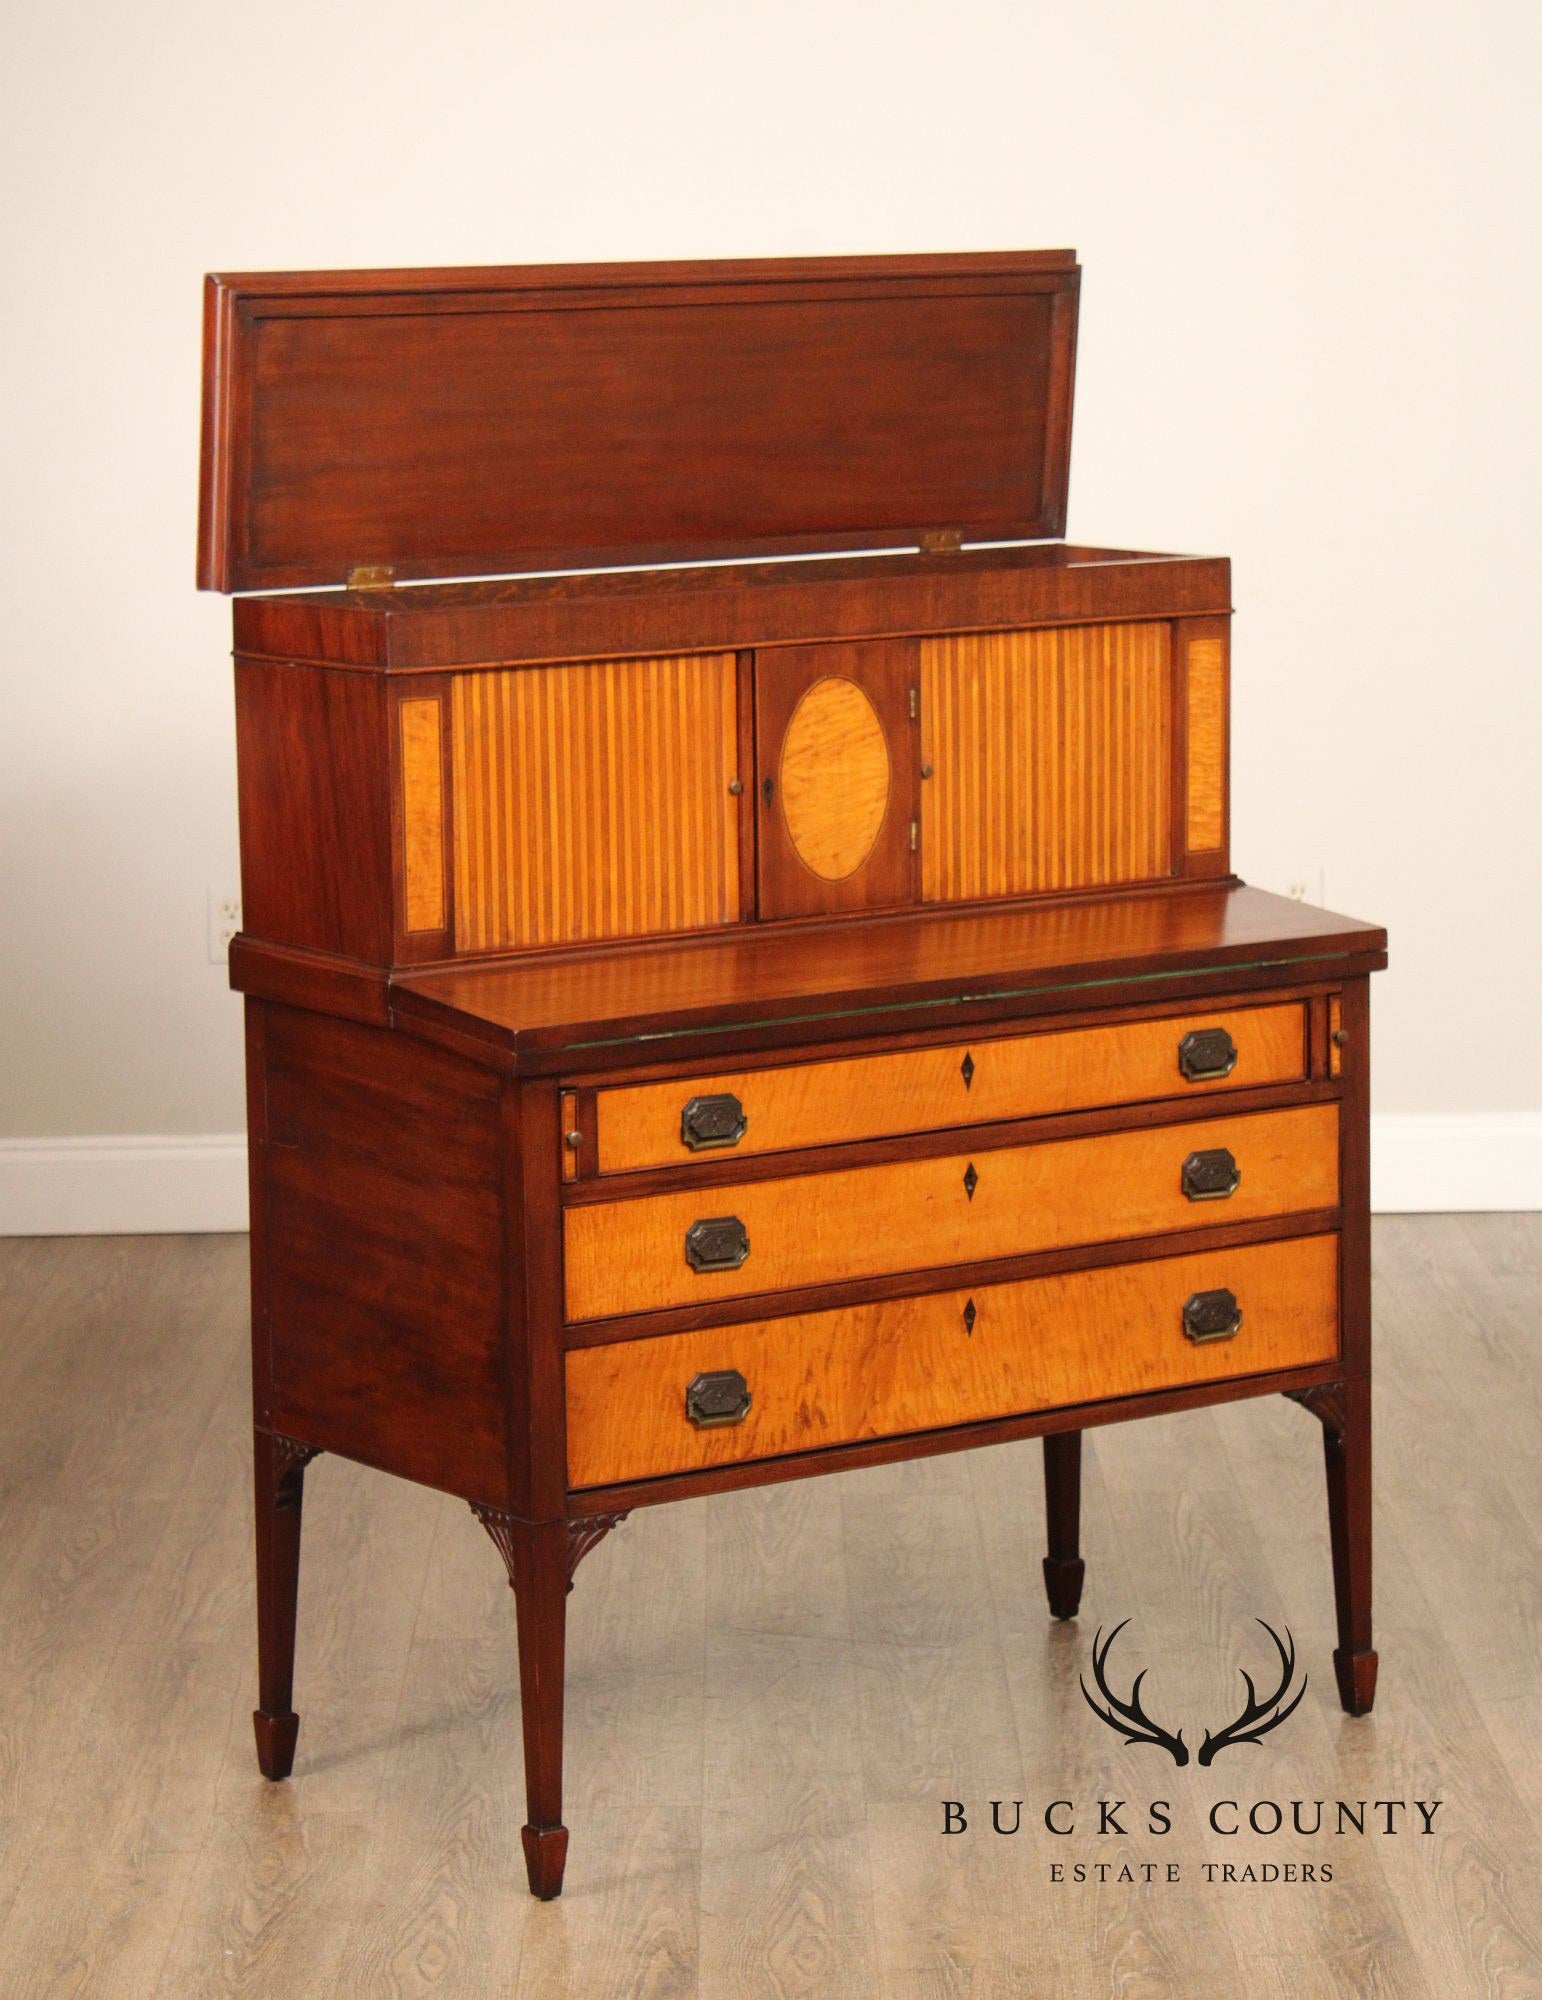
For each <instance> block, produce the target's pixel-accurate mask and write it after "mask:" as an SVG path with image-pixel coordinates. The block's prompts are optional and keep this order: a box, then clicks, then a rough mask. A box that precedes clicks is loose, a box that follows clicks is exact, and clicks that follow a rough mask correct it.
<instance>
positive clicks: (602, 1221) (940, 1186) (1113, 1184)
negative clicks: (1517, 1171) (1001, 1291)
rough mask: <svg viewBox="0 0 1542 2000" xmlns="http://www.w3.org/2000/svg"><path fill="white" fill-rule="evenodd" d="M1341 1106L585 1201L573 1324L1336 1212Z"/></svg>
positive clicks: (575, 1259)
mask: <svg viewBox="0 0 1542 2000" xmlns="http://www.w3.org/2000/svg"><path fill="white" fill-rule="evenodd" d="M1337 1202H1338V1108H1337V1106H1336V1105H1333V1104H1313V1105H1304V1106H1301V1107H1299V1108H1297V1109H1295V1110H1289V1111H1267V1112H1254V1113H1250V1114H1247V1115H1238V1116H1233V1117H1230V1118H1224V1117H1223V1118H1213V1119H1206V1120H1204V1121H1203V1122H1202V1123H1194V1124H1190V1123H1187V1122H1185V1123H1184V1124H1181V1125H1161V1126H1153V1127H1148V1128H1145V1129H1142V1130H1139V1131H1134V1132H1106V1133H1100V1134H1098V1135H1097V1136H1095V1137H1092V1138H1086V1139H1061V1140H1054V1141H1050V1142H1048V1143H1044V1144H1040V1145H1029V1146H1012V1147H1003V1148H999V1149H997V1150H995V1151H986V1150H981V1151H980V1152H978V1153H974V1154H970V1153H967V1152H959V1153H949V1154H947V1155H945V1156H944V1157H943V1158H941V1159H902V1160H891V1161H886V1162H885V1163H884V1164H883V1165H881V1166H873V1167H850V1168H845V1169H842V1170H838V1171H836V1172H833V1173H824V1174H802V1175H797V1176H791V1177H788V1178H787V1179H782V1180H764V1181H752V1182H741V1183H739V1184H737V1185H732V1186H728V1187H713V1188H704V1189H700V1190H698V1189H695V1188H691V1187H686V1188H684V1189H681V1190H679V1191H677V1192H671V1193H669V1194H659V1195H647V1196H643V1197H641V1198H640V1199H636V1200H631V1201H627V1200H620V1201H613V1202H610V1201H607V1202H589V1203H585V1204H583V1205H581V1206H578V1207H574V1208H570V1209H569V1210H568V1211H567V1214H566V1220H565V1225H564V1226H565V1229H566V1251H567V1254H566V1286H567V1313H568V1317H569V1319H574V1320H582V1319H597V1318H604V1317H608V1316H610V1315H612V1314H618V1313H636V1312H650V1311H654V1310H656V1309H659V1308H662V1307H667V1306H676V1305H690V1304H696V1303H698V1302H700V1301H702V1300H707V1299H716V1298H725V1297H733V1296H742V1295H746V1294H749V1293H752V1292H775V1291H784V1290H787V1289H789V1288H790V1287H793V1286H798V1285H815V1284H824V1283H830V1282H835V1281H838V1280H841V1279H847V1278H868V1277H876V1276H879V1275H880V1274H883V1273H887V1272H893V1271H915V1270H921V1269H925V1268H927V1267H936V1266H938V1265H943V1264H965V1263H974V1262H977V1261H979V1260H980V1259H983V1258H990V1257H1010V1256H1018V1255H1022V1254H1025V1253H1027V1252H1029V1251H1037V1250H1054V1249H1061V1248H1064V1247H1066V1246H1068V1245H1071V1244H1077V1243H1108V1242H1118V1241H1120V1240H1122V1239H1123V1238H1125V1237H1137V1236H1149V1235H1157V1234H1160V1233H1161V1232H1162V1231H1163V1230H1174V1229H1192V1228H1196V1227H1199V1226H1202V1225H1204V1224H1206V1223H1214V1222H1222V1221H1224V1222H1232V1221H1242V1220H1244V1219H1246V1218H1250V1217H1255V1216H1273V1215H1286V1214H1290V1213H1292V1212H1295V1213H1300V1212H1304V1211H1306V1210H1309V1209H1327V1208H1333V1207H1335V1206H1336V1205H1337Z"/></svg>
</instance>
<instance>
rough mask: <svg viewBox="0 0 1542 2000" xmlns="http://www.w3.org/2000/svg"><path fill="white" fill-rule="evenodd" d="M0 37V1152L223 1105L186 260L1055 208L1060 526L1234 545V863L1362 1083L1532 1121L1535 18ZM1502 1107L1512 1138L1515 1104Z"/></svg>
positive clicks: (1200, 5) (942, 9)
mask: <svg viewBox="0 0 1542 2000" xmlns="http://www.w3.org/2000/svg"><path fill="white" fill-rule="evenodd" d="M3 32H4V37H5V43H6V46H5V48H4V49H3V51H0V71H3V84H0V89H3V91H4V94H5V102H4V103H3V105H0V145H3V147H4V149H5V154H6V166H7V178H6V190H7V192H6V196H5V200H4V204H3V214H4V219H5V229H6V233H7V236H8V238H9V242H8V246H7V255H6V257H5V262H4V271H5V280H4V282H5V287H6V297H5V301H4V309H3V317H0V338H3V341H4V350H5V353H4V377H3V379H4V383H5V387H6V392H7V394H6V399H5V400H6V405H7V408H6V414H5V426H6V434H5V456H4V464H5V468H6V474H7V476H6V478H5V481H4V492H3V497H0V510H3V522H4V541H3V550H4V562H5V575H4V603H3V613H0V634H3V641H0V643H3V649H4V650H3V667H4V675H5V689H4V714H5V718H6V726H5V728H4V730H3V731H0V815H3V829H4V842H5V847H4V852H5V857H6V858H5V874H4V885H3V897H4V902H3V908H0V925H3V931H0V935H3V938H4V946H5V949H4V964H3V972H0V978H3V993H0V1003H3V1022H0V1027H3V1036H4V1045H3V1056H0V1134H8V1135H21V1136H28V1137H55V1138H57V1137H59V1136H68V1135H78V1134H97V1135H113V1134H139V1133H158V1134H168V1135H186V1134H199V1133H231V1132H235V1131H237V1130H239V1127H240V1125H241V1122H242V1108H241V1085H240V1031H239V1009H238V1006H237V1003H236V1001H235V1000H234V999H233V998H232V996H231V995H230V994H229V993H228V991H227V990H226V986H225V979H224V973H223V970H222V969H221V968H218V967H216V966H214V965H211V964H210V963H209V960H208V952H207V945H206V909H205V899H206V892H207V891H208V889H209V888H210V887H211V886H212V887H213V888H215V889H221V888H224V887H226V886H227V885H233V884H234V882H235V880H236V836H235V812H234V771H233V757H232V744H231V733H232V732H231V703H230V692H229V671H228V662H227V651H228V643H229V641H228V607H227V606H226V605H225V604H224V603H223V602H222V601H221V600H218V599H212V598H199V597H197V596H195V595H194V592H193V589H192V568H193V526H194V511H195V509H194V498H195V494H194V489H195V472H196V450H197V402H198V399H197V388H198V343H199V279H200V275H201V273H202V272H203V271H204V270H205V269H207V268H211V267H220V266H223V267H225V268H233V269H242V268H245V269H263V268H271V267H285V266H302V267H303V266H325V265H369V264H414V263H475V262H478V261H485V262H494V261H496V262H518V261H524V260H565V259H591V258H632V257H668V256H730V255H779V254H791V253H798V252H810V253H815V252H823V251H828V252H835V251H880V250H921V249H925V250H941V249H953V248H970V247H998V246H1033V245H1056V244H1065V243H1070V244H1074V245H1075V246H1076V247H1077V248H1078V249H1079V251H1080V252H1081V255H1082V261H1083V264H1084V266H1085V278H1084V290H1083V309H1082V338H1081V354H1080V367H1079V376H1078V397H1077V417H1076V442H1075V454H1074V462H1073V467H1074V469H1073V475H1072V486H1071V523H1070V527H1071V533H1072V534H1073V535H1074V536H1077V537H1081V538H1088V539H1101V540H1105V541H1108V542H1111V543H1114V544H1128V545H1131V546H1136V547H1140V546H1145V547H1151V548H1164V549H1181V550H1200V551H1223V552H1227V553H1229V554H1231V555H1232V557H1233V558H1234V562H1235V578H1236V602H1237V608H1238V612H1239V618H1238V622H1237V627H1236V635H1235V674H1236V744H1235V790H1236V816H1235V851H1236V856H1237V863H1238V866H1239V868H1240V870H1241V872H1242V873H1244V874H1245V875H1246V876H1248V877H1249V878H1250V879H1252V880H1255V881H1258V882H1261V883H1264V884H1267V885H1270V886H1273V887H1280V888H1283V887H1286V886H1287V885H1289V884H1291V883H1293V882H1300V883H1304V884H1306V885H1307V886H1308V888H1309V892H1310V893H1311V895H1312V896H1313V897H1314V899H1318V898H1320V899H1322V900H1325V901H1327V902H1328V903H1329V904H1330V905H1331V906H1333V907H1336V908H1339V909H1344V910H1348V911H1351V912H1353V913H1354V914H1356V915H1362V916H1369V917H1375V918H1378V919H1381V920H1384V921H1385V922H1387V923H1388V925H1389V926H1390V928H1391V931H1392V939H1393V944H1392V949H1393V969H1392V970H1391V971H1390V972H1389V973H1387V974H1385V975H1383V976H1382V978H1381V979H1380V980H1379V981H1378V983H1377V988H1376V1003H1377V1079H1376V1103H1377V1107H1378V1109H1379V1110H1381V1111H1385V1112H1392V1113H1397V1114H1405V1115H1411V1114H1421V1115H1423V1114H1488V1113H1497V1112H1509V1113H1512V1114H1513V1113H1536V1112H1538V1111H1542V1038H1539V1035H1538V1032H1537V1030H1538V1010H1537V1005H1536V1001H1535V998H1534V994H1535V991H1536V987H1537V984H1538V982H1539V980H1542V950H1539V946H1538V930H1539V925H1542V838H1539V818H1542V814H1539V806H1538V793H1539V775H1538V768H1537V766H1538V744H1539V741H1542V703H1539V694H1538V682H1539V674H1538V668H1539V660H1538V651H1539V648H1538V641H1537V636H1536V635H1537V631H1538V629H1539V626H1538V619H1537V616H1536V613H1535V609H1534V605H1533V597H1534V591H1533V588H1532V582H1531V578H1532V572H1533V568H1534V563H1535V557H1534V553H1533V548H1532V543H1533V541H1534V539H1535V537H1536V534H1537V529H1538V525H1539V524H1538V519H1537V512H1538V510H1537V506H1536V503H1535V498H1534V496H1535V492H1536V482H1537V477H1538V467H1539V464H1542V422H1539V407H1538V403H1539V398H1538V387H1537V384H1538V375H1539V358H1538V357H1539V351H1542V348H1539V331H1542V327H1539V321H1542V315H1539V312H1538V300H1539V261H1538V242H1537V234H1536V218H1537V201H1538V195H1539V191H1542V171H1539V170H1542V147H1539V140H1538V132H1539V120H1538V119H1537V116H1536V110H1535V91H1536V79H1537V76H1538V74H1539V71H1542V64H1539V60H1538V58H1539V56H1542V32H1539V27H1538V11H1537V9H1536V8H1535V7H1533V6H1530V5H1526V4H1522V0H1516V4H1513V5H1504V4H1499V0H1477V4H1469V5H1465V6H1460V7H1458V6H1455V5H1452V6H1449V7H1436V6H1430V5H1423V6H1421V5H1418V4H1413V5H1407V4H1404V5H1398V6H1393V5H1390V4H1376V5H1370V6H1361V7H1344V6H1341V5H1334V6H1328V5H1323V4H1320V0H1316V3H1314V0H1308V3H1307V4H1297V5H1291V6H1288V7H1285V6H1281V7H1276V8H1264V7H1260V6H1255V5H1251V4H1247V0H1242V4H1239V0H1164V3H1163V4H1161V5H1155V4H1144V5H1141V4H1134V0H1127V3H1126V4H1122V5H1121V4H1109V0H1103V4H1095V3H1094V4H1088V0H1077V4H1075V5H1073V6H1066V5H1064V4H1057V5H1055V6H1053V7H1045V8H1042V9H1041V8H1038V7H1033V6H1025V5H1020V4H1010V3H1009V0H996V4H989V3H988V0H950V4H948V5H945V6H940V5H938V4H937V0H883V4H875V5H871V6H864V5H858V4H855V0H779V4H775V5H769V4H754V5H747V4H744V0H718V4H697V5H674V6H652V7H648V6H641V5H637V4H635V0H633V4H624V3H623V0H599V3H598V4H588V5H584V6H581V7H571V8H569V7H542V8H534V7H528V6H520V5H517V4H508V0H480V4H468V0H444V4H441V5H439V6H437V7H434V8H424V7H422V6H420V5H417V4H412V5H407V4H403V0H371V4H369V5H368V6H364V5H358V6H333V5H328V4H326V0H304V4H299V3H298V0H268V4H265V5H263V6H261V7H257V6H251V7H232V6H228V5H226V6H221V5H218V4H212V5H211V4H209V0H200V4H198V5H192V4H176V3H175V0H138V4H136V5H134V6H132V7H130V6H126V5H122V4H118V5H107V4H103V0H85V4H75V5H70V4H67V0H54V4H47V0H12V4H11V5H10V6H9V7H8V8H7V10H6V13H5V25H4V30H3ZM1402 1129H1403V1130H1404V1131H1405V1133H1406V1132H1409V1131H1413V1130H1415V1126H1411V1125H1407V1124H1406V1123H1405V1125H1404V1127H1403V1128H1402ZM1417 1129H1418V1131H1420V1132H1422V1133H1423V1135H1424V1139H1423V1142H1422V1143H1426V1144H1428V1143H1429V1142H1430V1138H1431V1134H1432V1133H1434V1132H1436V1131H1437V1129H1445V1128H1436V1127H1432V1126H1427V1125H1419V1126H1417ZM1451 1129H1453V1130H1454V1129H1456V1128H1455V1127H1453V1128H1451ZM1463 1129H1466V1130H1467V1131H1468V1132H1469V1137H1470V1136H1471V1134H1472V1132H1474V1131H1480V1130H1481V1129H1482V1128H1480V1127H1475V1126H1471V1125H1470V1124H1469V1125H1468V1126H1467V1127H1464V1128H1463ZM1509 1129H1510V1131H1511V1134H1512V1138H1515V1140H1516V1144H1515V1153H1514V1157H1515V1159H1516V1161H1517V1171H1518V1172H1521V1173H1522V1174H1523V1175H1524V1172H1525V1161H1526V1159H1527V1158H1529V1157H1530V1149H1531V1147H1532V1146H1533V1145H1534V1143H1535V1135H1536V1132H1537V1131H1539V1130H1542V1126H1539V1125H1537V1123H1536V1121H1534V1120H1533V1121H1530V1122H1527V1121H1521V1122H1520V1123H1516V1122H1515V1121H1514V1120H1513V1119H1512V1120H1511V1124H1510V1128H1509ZM1528 1134H1529V1135H1530V1137H1529V1138H1528V1136H1527V1135H1528ZM1516 1135H1519V1137H1518V1138H1517V1137H1516ZM1474 1145H1475V1148H1476V1150H1475V1151H1474V1158H1476V1157H1477V1153H1478V1152H1479V1151H1481V1150H1482V1148H1481V1143H1479V1142H1474ZM43 1150H44V1152H46V1151H47V1149H43ZM33 1151H34V1154H36V1153H37V1149H33ZM12 1155H13V1165H14V1164H15V1160H16V1159H17V1158H19V1157H20V1156H19V1155H16V1154H15V1149H14V1148H13V1149H12ZM28 1157H29V1158H30V1157H32V1155H29V1156H28ZM39 1157H41V1155H39Z"/></svg>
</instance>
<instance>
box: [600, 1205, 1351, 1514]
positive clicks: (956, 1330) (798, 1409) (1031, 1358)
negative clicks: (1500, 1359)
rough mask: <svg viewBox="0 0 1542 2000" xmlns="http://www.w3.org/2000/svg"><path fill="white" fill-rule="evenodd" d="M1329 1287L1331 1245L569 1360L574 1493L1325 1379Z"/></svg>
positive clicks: (628, 1345) (1033, 1282)
mask: <svg viewBox="0 0 1542 2000" xmlns="http://www.w3.org/2000/svg"><path fill="white" fill-rule="evenodd" d="M1337 1273H1338V1238H1337V1237H1336V1236H1331V1235H1329V1236H1308V1237H1300V1238H1297V1239H1296V1240H1295V1241H1293V1242H1288V1243H1260V1244H1254V1245H1251V1246H1249V1247H1247V1248H1242V1249H1235V1250H1212V1251H1206V1252H1203V1253H1201V1254H1199V1255H1195V1256H1187V1257H1166V1258H1160V1259H1156V1260H1154V1261H1150V1262H1147V1263H1139V1264H1116V1265H1113V1266H1110V1267H1108V1268H1105V1269H1103V1270H1099V1271H1077V1272H1071V1273H1067V1274H1065V1275H1063V1276H1059V1277H1050V1278H1029V1279H1024V1280H1021V1281H1019V1282H1017V1283H1014V1284H1006V1285H977V1286H975V1287H974V1288H973V1289H972V1290H970V1291H955V1292H937V1293H933V1294H932V1295H931V1296H929V1297H926V1298H911V1299H888V1300H881V1301H876V1302H873V1303H871V1304H866V1305H857V1306H846V1307H842V1308H840V1309H839V1310H837V1311H834V1312H820V1313H805V1314H802V1315H799V1316H796V1317H793V1318H789V1319H778V1320H769V1321H766V1320H759V1321H750V1322H747V1323H745V1324H742V1325H738V1326H726V1327H715V1328H712V1329H709V1330H707V1331H705V1332H699V1333H679V1334H663V1335H660V1336H659V1337H658V1338H656V1339H652V1340H629V1341H619V1342H616V1343H614V1344H613V1345H610V1346H605V1347H585V1348H577V1349H574V1350H573V1351H571V1352H570V1353H569V1355H568V1357H567V1410H568V1482H569V1484H570V1485H572V1486H608V1485H613V1484H616V1483H619V1482H621V1481H623V1480H629V1479H648V1478H653V1477H655V1476H658V1475H660V1474H664V1473H671V1472H687V1471H694V1470H697V1469H699V1468H701V1467H704V1466H712V1465H724V1464H732V1463H734V1462H735V1461H738V1460H741V1459H751V1458H774V1457H778V1456H780V1455H782V1454H784V1453H787V1452H795V1451H810V1450H814V1449H817V1448H818V1447H819V1446H821V1445H835V1444H849V1443H854V1442H857V1441H859V1440H861V1439H864V1438H879V1437H896V1436H902V1435H904V1434H905V1433H907V1432H912V1431H928V1430H937V1429H939V1428H944V1427H946V1426H948V1425H951V1424H963V1423H975V1422H980V1421H983V1420H985V1419H987V1418H990V1417H1002V1416H1011V1415H1014V1414H1018V1413H1022V1412H1028V1411H1033V1410H1041V1409H1055V1408H1060V1407H1063V1406H1066V1405H1070V1404H1077V1403H1088V1402H1096V1401H1101V1400H1103V1399H1105V1398H1108V1397H1114V1396H1135V1395H1142V1394H1146V1393H1149V1392H1150V1391H1152V1390H1156V1389H1171V1388H1178V1387H1182V1386H1184V1385H1186V1384H1189V1383H1195V1382H1211V1381H1220V1380H1225V1379H1227V1378H1229V1377H1232V1376H1241V1375H1257V1374H1264V1373H1267V1372H1269V1371H1272V1370H1274V1369H1279V1368H1299V1367H1305V1366H1308V1365H1310V1364H1312V1363H1316V1362H1324V1361H1329V1360H1331V1359H1332V1358H1333V1357H1334V1356H1335V1354H1336V1353H1337V1352H1338V1294H1337ZM693 1411H694V1413H695V1415H694V1417H693V1414H692V1413H693Z"/></svg>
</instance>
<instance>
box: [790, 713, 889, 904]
mask: <svg viewBox="0 0 1542 2000" xmlns="http://www.w3.org/2000/svg"><path fill="white" fill-rule="evenodd" d="M781 790H782V812H783V815H784V816H785V818H786V821H787V831H788V833H789V834H790V836H791V838H792V844H793V847H794V848H795V850H796V851H797V855H798V859H799V860H800V861H801V862H802V863H803V865H804V867H805V868H808V869H811V870H812V871H813V873H814V874H816V875H818V876H819V877H820V878H821V879H822V880H823V881H826V882H840V881H844V879H845V878H846V877H847V876H848V875H854V874H855V873H856V872H857V870H858V869H859V868H860V867H861V866H862V864H863V862H864V861H866V859H867V857H868V856H869V855H870V854H871V853H872V851H873V843H874V842H875V841H876V840H877V838H878V835H879V831H880V829H881V828H882V826H883V821H884V814H885V813H886V812H887V811H888V807H889V745H888V740H887V738H886V737H885V735H884V733H883V724H882V723H881V722H880V721H879V719H878V711H877V710H876V709H875V708H874V707H873V704H872V703H871V702H870V701H869V700H868V698H867V696H866V695H865V694H864V693H863V692H862V690H861V688H859V687H858V686H857V684H856V682H855V681H848V680H844V679H841V678H839V677H837V676H835V675H831V676H828V677H827V678H826V679H824V680H821V681H815V683H814V685H813V686H812V687H811V688H809V689H808V690H807V692H806V693H805V694H804V696H803V699H802V700H801V701H800V702H799V703H798V706H797V707H796V708H795V709H794V710H793V716H792V721H791V722H789V723H788V725H787V734H786V735H785V736H784V737H783V739H782V764H781Z"/></svg>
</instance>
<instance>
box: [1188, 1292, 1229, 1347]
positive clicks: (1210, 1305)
mask: <svg viewBox="0 0 1542 2000" xmlns="http://www.w3.org/2000/svg"><path fill="white" fill-rule="evenodd" d="M1241 1329H1242V1308H1241V1306H1239V1305H1238V1304H1237V1295H1236V1293H1235V1292H1229V1291H1228V1290H1227V1289H1226V1287H1225V1286H1224V1285H1222V1286H1221V1287H1220V1288H1219V1289H1218V1290H1216V1291H1213V1292H1191V1293H1190V1294H1189V1296H1188V1298H1187V1299H1186V1300H1185V1301H1184V1306H1183V1330H1184V1332H1185V1333H1186V1334H1187V1335H1188V1337H1189V1339H1190V1340H1192V1341H1193V1343H1194V1345H1195V1346H1196V1347H1199V1346H1202V1345H1203V1343H1204V1342H1205V1341H1207V1340H1230V1339H1231V1338H1232V1336H1233V1335H1234V1334H1236V1333H1239V1332H1240V1331H1241Z"/></svg>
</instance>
